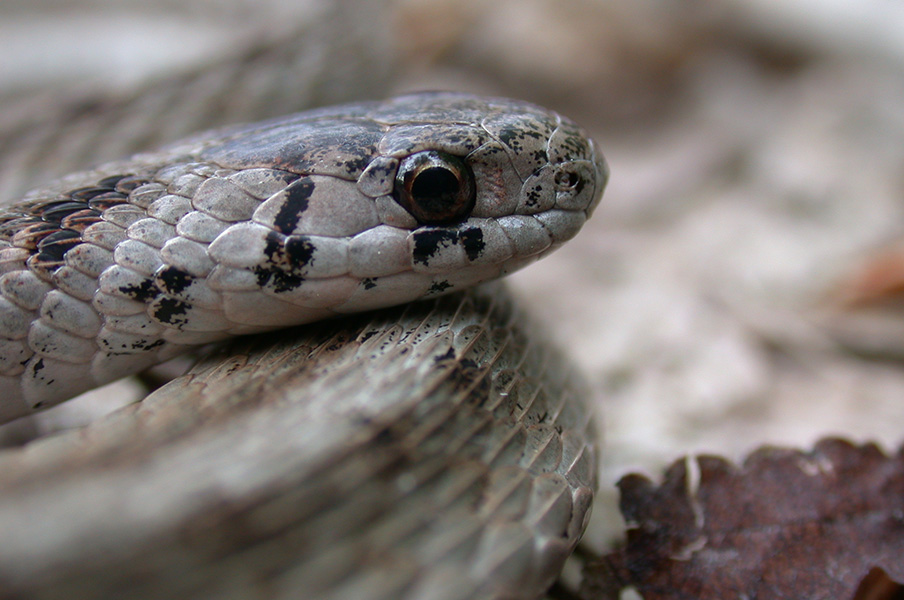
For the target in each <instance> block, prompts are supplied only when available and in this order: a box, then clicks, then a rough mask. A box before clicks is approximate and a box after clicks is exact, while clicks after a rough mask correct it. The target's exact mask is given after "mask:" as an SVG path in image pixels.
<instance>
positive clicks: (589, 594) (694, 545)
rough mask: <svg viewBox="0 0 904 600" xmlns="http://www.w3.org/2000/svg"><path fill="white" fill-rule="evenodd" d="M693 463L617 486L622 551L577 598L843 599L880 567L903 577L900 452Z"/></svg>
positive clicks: (595, 571)
mask: <svg viewBox="0 0 904 600" xmlns="http://www.w3.org/2000/svg"><path fill="white" fill-rule="evenodd" d="M688 464H693V463H690V462H689V461H679V462H676V463H674V464H673V465H672V466H671V467H670V468H669V469H668V470H667V471H666V474H665V478H664V480H663V482H662V483H661V484H660V485H659V486H658V487H657V486H655V485H654V484H653V483H652V482H651V481H650V480H649V479H647V478H645V477H642V476H640V475H628V476H627V477H624V478H623V479H622V480H621V481H620V482H619V488H620V490H621V494H622V498H621V510H622V513H623V515H624V517H625V520H626V521H627V523H628V532H627V538H628V541H627V545H626V546H625V548H623V549H622V550H621V551H619V552H616V553H613V554H610V555H608V556H606V557H604V558H603V559H602V560H601V561H599V562H597V563H591V564H589V565H588V566H587V568H586V570H585V581H584V585H583V589H582V597H584V598H586V599H587V600H590V599H604V598H618V594H619V590H621V589H622V588H624V587H628V586H633V587H634V588H636V589H637V591H639V592H640V594H641V595H642V596H643V597H644V599H645V600H664V599H669V600H675V599H685V598H686V599H695V600H706V599H717V598H718V599H720V600H721V599H724V598H762V599H766V598H768V599H771V600H781V599H789V600H791V599H794V600H799V599H802V598H806V599H808V600H816V599H826V600H839V599H847V598H854V594H855V591H857V590H858V585H859V584H860V583H861V581H862V580H864V577H865V576H866V575H867V573H869V572H870V570H871V569H873V568H875V567H881V568H883V569H884V570H885V571H886V572H887V575H888V577H890V578H892V579H895V580H898V581H901V580H902V578H904V452H899V453H898V454H897V455H896V456H892V457H889V456H886V455H885V454H884V453H883V452H882V451H881V450H879V448H877V447H876V446H875V445H864V446H854V445H852V444H850V443H849V442H846V441H843V440H838V439H829V440H823V441H821V442H819V443H818V444H817V445H816V447H815V449H814V450H813V451H812V452H808V453H803V452H798V451H793V450H786V449H777V448H763V449H760V450H757V451H756V452H754V453H753V454H751V455H750V456H749V457H748V458H747V459H746V460H745V462H744V464H743V465H742V466H736V465H734V464H732V463H730V462H728V461H726V460H724V459H722V458H718V457H713V456H702V457H699V458H697V459H696V465H697V467H696V469H698V473H694V472H693V471H694V470H695V469H693V468H692V469H691V470H689V469H688ZM867 597H869V596H867ZM892 597H893V596H892Z"/></svg>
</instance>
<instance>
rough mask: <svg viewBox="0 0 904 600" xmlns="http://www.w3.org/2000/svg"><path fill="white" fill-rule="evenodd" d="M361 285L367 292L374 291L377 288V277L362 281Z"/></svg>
mask: <svg viewBox="0 0 904 600" xmlns="http://www.w3.org/2000/svg"><path fill="white" fill-rule="evenodd" d="M361 285H363V286H364V289H365V290H372V289H374V288H375V287H377V277H373V278H371V277H365V278H364V279H363V280H361Z"/></svg>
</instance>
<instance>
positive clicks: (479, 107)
mask: <svg viewBox="0 0 904 600" xmlns="http://www.w3.org/2000/svg"><path fill="white" fill-rule="evenodd" d="M202 143H203V144H204V148H203V150H202V151H201V152H200V158H201V159H202V160H204V161H205V162H212V163H215V164H216V165H217V166H218V167H221V168H224V169H236V170H239V171H241V172H244V173H255V174H254V177H259V176H260V177H263V176H264V175H263V173H264V171H263V170H264V169H266V170H267V171H266V173H268V174H267V175H266V177H269V178H270V179H272V180H278V181H283V182H284V183H283V184H282V185H286V184H287V185H286V187H284V188H282V189H278V190H277V191H276V192H275V193H273V192H272V190H271V191H270V192H268V193H269V194H270V195H269V197H266V198H263V202H262V203H261V204H260V205H259V206H257V207H256V208H255V209H254V212H253V214H250V215H249V217H248V221H247V222H245V223H240V224H237V225H236V226H234V228H233V229H234V231H230V230H227V231H225V232H224V233H223V234H221V236H220V238H218V239H217V240H214V242H213V243H212V244H211V246H210V253H211V257H212V258H213V259H214V261H215V262H217V263H219V264H222V265H224V267H223V268H226V267H229V268H242V269H254V270H255V271H256V272H257V273H263V275H261V276H260V280H261V281H263V282H264V284H263V285H264V291H265V292H269V291H270V290H269V287H267V286H270V285H271V284H272V283H273V282H276V281H279V282H282V285H281V286H279V287H275V288H274V289H273V290H272V295H274V297H277V298H279V299H280V300H283V301H287V302H291V303H297V304H302V305H304V304H309V305H316V306H317V308H318V309H322V310H320V312H318V313H317V318H321V317H322V316H323V314H324V313H325V312H326V311H330V312H333V313H337V312H338V313H344V312H354V311H359V310H366V309H370V308H375V307H379V306H387V305H392V304H398V303H402V302H407V301H410V300H414V299H417V298H420V297H423V296H430V295H435V294H440V293H446V292H449V291H453V290H456V289H460V288H463V287H468V286H471V285H474V284H477V283H480V282H483V281H487V280H489V279H494V278H496V277H499V276H501V275H505V274H507V273H510V272H512V271H514V270H516V269H519V268H521V267H522V266H524V265H526V264H529V263H530V262H533V261H534V260H536V259H537V258H539V257H541V256H544V255H545V254H548V253H549V252H551V251H553V250H555V249H556V248H558V247H559V246H560V245H562V244H563V243H564V242H566V241H567V240H569V239H571V238H572V237H574V236H575V235H576V234H577V232H578V231H579V230H580V228H581V227H582V226H583V225H584V223H585V222H586V220H587V219H588V218H589V216H590V214H591V213H592V212H593V209H594V208H595V207H596V205H597V203H598V202H599V199H600V196H601V195H602V192H603V188H604V186H605V184H606V179H607V177H608V169H607V167H606V163H605V161H604V160H603V157H602V156H601V155H600V154H599V152H598V151H597V149H596V147H595V145H594V143H593V142H592V141H591V140H590V138H589V136H588V135H587V134H586V133H585V132H584V131H582V130H581V129H580V128H579V127H578V126H577V125H575V124H574V123H573V122H572V121H569V120H568V119H565V118H563V117H561V116H559V115H557V114H556V113H554V112H552V111H548V110H546V109H543V108H540V107H538V106H535V105H533V104H529V103H526V102H521V101H517V100H508V99H501V98H483V97H478V96H473V95H469V94H459V93H447V92H429V93H418V94H409V95H405V96H400V97H397V98H393V99H390V100H387V101H383V102H370V103H359V104H354V105H346V106H339V107H334V108H328V109H321V110H316V111H310V112H307V113H301V114H299V115H295V116H291V117H286V118H283V119H278V120H274V121H271V122H269V123H263V124H256V125H253V126H249V127H247V128H245V129H242V128H238V129H236V130H234V131H232V132H226V133H223V132H220V133H219V134H218V135H217V136H215V137H214V138H212V141H211V142H209V143H208V142H204V141H203V140H202ZM189 153H190V154H194V155H196V156H197V155H198V153H197V152H196V151H193V150H191V151H190V152H189ZM272 173H277V174H282V175H272ZM259 174H260V175H259ZM232 177H233V179H236V180H237V179H238V178H244V179H243V180H242V181H243V183H242V185H246V187H247V185H248V184H247V181H246V180H247V179H248V177H246V176H244V175H241V174H238V175H234V176H232ZM249 177H250V176H249ZM255 193H258V192H257V188H255ZM208 204H211V203H208ZM296 250H297V251H296ZM302 250H303V251H302ZM259 256H263V257H264V258H258V257H259ZM270 273H272V277H268V276H267V275H268V274H270Z"/></svg>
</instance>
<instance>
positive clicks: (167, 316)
mask: <svg viewBox="0 0 904 600" xmlns="http://www.w3.org/2000/svg"><path fill="white" fill-rule="evenodd" d="M190 308H191V307H190V306H189V305H188V304H186V303H185V302H182V301H181V300H176V299H175V298H161V299H160V300H159V301H158V302H157V306H156V307H155V308H154V318H155V319H157V320H158V321H160V322H161V323H166V324H168V325H175V326H177V327H178V326H180V325H185V324H186V323H187V322H188V310H189V309H190Z"/></svg>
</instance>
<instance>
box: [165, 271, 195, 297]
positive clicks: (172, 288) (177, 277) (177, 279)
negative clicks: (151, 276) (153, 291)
mask: <svg viewBox="0 0 904 600" xmlns="http://www.w3.org/2000/svg"><path fill="white" fill-rule="evenodd" d="M194 280H195V278H194V277H192V276H191V275H189V274H188V273H186V272H185V271H183V270H182V269H178V268H176V267H173V266H169V267H164V268H163V269H160V271H158V272H157V274H156V283H157V285H158V286H159V287H160V289H162V290H163V291H164V292H167V293H170V294H178V293H180V292H183V291H185V289H186V288H188V286H190V285H191V284H192V282H193V281H194Z"/></svg>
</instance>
